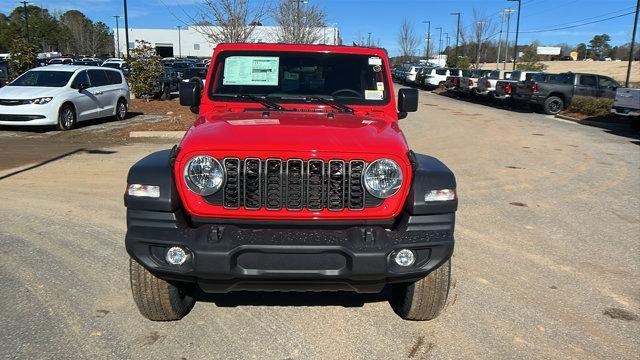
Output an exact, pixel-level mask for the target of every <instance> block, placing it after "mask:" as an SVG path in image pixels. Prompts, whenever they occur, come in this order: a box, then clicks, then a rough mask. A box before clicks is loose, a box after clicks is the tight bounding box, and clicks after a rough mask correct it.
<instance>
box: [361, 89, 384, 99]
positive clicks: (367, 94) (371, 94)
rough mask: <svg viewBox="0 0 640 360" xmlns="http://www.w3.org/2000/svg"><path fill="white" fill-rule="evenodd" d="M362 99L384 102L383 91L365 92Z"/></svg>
mask: <svg viewBox="0 0 640 360" xmlns="http://www.w3.org/2000/svg"><path fill="white" fill-rule="evenodd" d="M364 98H365V100H384V91H383V90H365V91H364Z"/></svg>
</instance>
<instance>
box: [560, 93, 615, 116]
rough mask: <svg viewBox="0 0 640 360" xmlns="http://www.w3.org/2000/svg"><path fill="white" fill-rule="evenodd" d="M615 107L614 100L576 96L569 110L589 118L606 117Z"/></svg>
mask: <svg viewBox="0 0 640 360" xmlns="http://www.w3.org/2000/svg"><path fill="white" fill-rule="evenodd" d="M612 106H613V99H607V98H595V97H590V96H574V97H573V99H572V100H571V104H570V105H569V108H568V110H569V111H571V112H575V113H580V114H585V115H587V116H605V115H608V114H609V111H610V110H611V107H612Z"/></svg>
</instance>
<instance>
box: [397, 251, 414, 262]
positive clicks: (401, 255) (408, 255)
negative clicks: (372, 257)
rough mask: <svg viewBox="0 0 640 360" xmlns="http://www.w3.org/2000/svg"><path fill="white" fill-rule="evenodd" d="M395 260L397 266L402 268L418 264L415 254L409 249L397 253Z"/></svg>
mask: <svg viewBox="0 0 640 360" xmlns="http://www.w3.org/2000/svg"><path fill="white" fill-rule="evenodd" d="M394 260H395V261H396V264H398V265H400V266H411V265H413V263H414V262H416V257H415V255H414V254H413V251H411V250H409V249H402V250H400V251H398V252H397V253H396V256H395V257H394Z"/></svg>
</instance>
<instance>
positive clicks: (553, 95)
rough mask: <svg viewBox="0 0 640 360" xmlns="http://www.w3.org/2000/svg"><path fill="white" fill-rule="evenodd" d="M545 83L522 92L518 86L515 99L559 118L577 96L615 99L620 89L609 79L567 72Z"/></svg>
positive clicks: (531, 84) (527, 84)
mask: <svg viewBox="0 0 640 360" xmlns="http://www.w3.org/2000/svg"><path fill="white" fill-rule="evenodd" d="M544 80H546V81H541V82H538V81H530V82H525V83H524V85H525V86H523V87H522V88H520V86H518V88H517V92H516V94H517V96H516V94H514V98H516V99H517V100H519V101H524V102H528V103H530V104H531V105H533V106H539V107H541V108H542V111H543V112H544V113H546V114H549V115H555V114H558V113H559V112H560V111H562V110H563V109H565V108H566V107H567V105H568V104H570V103H571V99H573V97H574V96H592V97H604V98H609V99H614V98H615V96H616V89H618V88H619V87H620V85H619V84H618V83H617V82H616V81H615V80H613V79H612V78H610V77H608V76H603V75H596V74H587V73H572V72H567V73H561V74H558V75H555V76H548V77H546V79H544Z"/></svg>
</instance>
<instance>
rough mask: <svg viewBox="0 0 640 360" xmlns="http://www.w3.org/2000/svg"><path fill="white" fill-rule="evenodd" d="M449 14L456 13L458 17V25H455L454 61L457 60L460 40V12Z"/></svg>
mask: <svg viewBox="0 0 640 360" xmlns="http://www.w3.org/2000/svg"><path fill="white" fill-rule="evenodd" d="M451 15H456V16H457V17H458V25H457V26H456V61H458V43H459V41H460V13H459V12H455V13H451Z"/></svg>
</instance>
